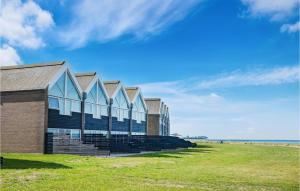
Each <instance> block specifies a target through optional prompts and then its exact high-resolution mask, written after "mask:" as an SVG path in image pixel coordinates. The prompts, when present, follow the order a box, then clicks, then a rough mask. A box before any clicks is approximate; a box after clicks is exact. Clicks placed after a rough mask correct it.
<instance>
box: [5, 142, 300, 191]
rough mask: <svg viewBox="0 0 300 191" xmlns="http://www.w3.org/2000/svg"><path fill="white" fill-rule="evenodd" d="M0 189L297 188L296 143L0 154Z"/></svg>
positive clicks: (208, 144) (297, 156) (200, 145)
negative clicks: (0, 159) (137, 152)
mask: <svg viewBox="0 0 300 191" xmlns="http://www.w3.org/2000/svg"><path fill="white" fill-rule="evenodd" d="M3 156H4V157H5V165H4V166H3V167H2V170H1V190H9V191H12V190H30V191H33V190H38V191H43V190H59V191H64V190H72V191H77V190H80V191H83V190H128V191H131V190H222V191H223V190H272V191H273V190H295V191H298V190H299V178H300V177H299V173H300V170H299V148H296V147H287V146H265V145H250V144H213V143H202V144H199V147H198V148H191V149H186V150H181V151H172V152H160V153H155V154H147V155H143V156H133V157H121V158H96V157H81V156H75V155H39V154H4V155H3Z"/></svg>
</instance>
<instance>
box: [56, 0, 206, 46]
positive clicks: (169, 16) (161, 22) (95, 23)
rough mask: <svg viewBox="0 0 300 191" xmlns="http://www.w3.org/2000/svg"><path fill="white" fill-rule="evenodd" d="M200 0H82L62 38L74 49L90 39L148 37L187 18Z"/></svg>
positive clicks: (73, 12) (63, 29)
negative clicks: (125, 36) (126, 36)
mask: <svg viewBox="0 0 300 191" xmlns="http://www.w3.org/2000/svg"><path fill="white" fill-rule="evenodd" d="M200 2H201V1H200V0H184V1H182V0H165V1H161V0H151V1H148V0H131V1H118V0H101V1H94V0H82V1H78V3H77V4H76V5H75V6H74V7H73V8H72V18H73V19H72V21H71V23H70V24H69V25H68V26H67V27H65V28H64V27H63V28H62V29H61V34H60V39H61V41H63V43H65V44H66V45H67V46H69V47H71V48H77V47H82V46H84V45H85V44H86V43H88V42H89V41H99V42H105V41H108V40H112V39H115V38H118V37H120V36H123V35H131V36H134V37H135V38H147V37H149V36H151V35H154V34H157V33H159V32H161V31H162V30H164V29H165V28H166V27H168V26H169V25H171V24H173V23H175V22H177V21H180V20H181V19H183V18H184V17H185V16H186V15H187V14H188V13H189V12H190V10H191V9H192V8H194V7H195V6H196V5H198V4H199V3H200Z"/></svg>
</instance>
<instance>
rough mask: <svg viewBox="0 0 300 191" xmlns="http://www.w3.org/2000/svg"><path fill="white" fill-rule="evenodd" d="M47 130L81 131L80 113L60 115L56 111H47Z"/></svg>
mask: <svg viewBox="0 0 300 191" xmlns="http://www.w3.org/2000/svg"><path fill="white" fill-rule="evenodd" d="M48 128H60V129H81V113H77V112H72V115H71V116H69V115H60V114H59V111H58V110H55V109H49V110H48Z"/></svg>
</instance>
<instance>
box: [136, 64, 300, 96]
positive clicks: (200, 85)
mask: <svg viewBox="0 0 300 191" xmlns="http://www.w3.org/2000/svg"><path fill="white" fill-rule="evenodd" d="M299 72H300V68H299V66H297V65H295V66H286V67H278V68H272V69H253V71H246V72H241V71H235V72H230V73H225V74H220V75H217V76H211V77H208V79H207V80H197V79H196V78H191V79H187V80H177V81H170V82H156V83H148V84H142V85H141V86H142V87H143V91H145V92H148V91H152V90H154V89H155V90H156V91H157V92H159V93H163V94H174V93H179V92H181V93H187V92H189V91H195V90H203V89H216V88H230V87H240V86H263V85H277V84H284V83H294V82H297V81H299Z"/></svg>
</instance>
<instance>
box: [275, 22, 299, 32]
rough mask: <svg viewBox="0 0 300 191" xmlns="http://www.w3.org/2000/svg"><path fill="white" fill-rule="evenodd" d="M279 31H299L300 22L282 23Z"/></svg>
mask: <svg viewBox="0 0 300 191" xmlns="http://www.w3.org/2000/svg"><path fill="white" fill-rule="evenodd" d="M280 31H281V32H287V33H294V32H299V31H300V22H299V21H298V22H296V23H294V24H284V25H282V26H281V28H280Z"/></svg>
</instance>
